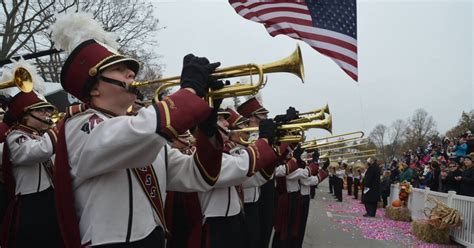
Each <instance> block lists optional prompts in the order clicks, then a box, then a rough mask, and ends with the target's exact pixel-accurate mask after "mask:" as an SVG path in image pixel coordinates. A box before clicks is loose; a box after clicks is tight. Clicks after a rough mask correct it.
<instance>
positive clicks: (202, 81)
mask: <svg viewBox="0 0 474 248" xmlns="http://www.w3.org/2000/svg"><path fill="white" fill-rule="evenodd" d="M220 65H221V63H219V62H217V63H212V64H211V63H209V60H208V59H207V58H204V57H196V56H194V55H193V54H188V55H186V56H185V57H184V59H183V70H182V71H181V88H191V89H194V91H196V95H198V96H200V97H204V96H205V95H206V93H207V91H208V88H209V86H210V85H209V83H210V82H211V80H210V75H211V74H212V73H213V72H214V70H215V69H216V68H217V67H219V66H220Z"/></svg>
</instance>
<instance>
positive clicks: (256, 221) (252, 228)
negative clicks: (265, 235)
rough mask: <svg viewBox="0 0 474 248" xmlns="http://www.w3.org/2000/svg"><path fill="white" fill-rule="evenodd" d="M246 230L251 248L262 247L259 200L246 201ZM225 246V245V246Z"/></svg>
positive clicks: (248, 245) (248, 244)
mask: <svg viewBox="0 0 474 248" xmlns="http://www.w3.org/2000/svg"><path fill="white" fill-rule="evenodd" d="M244 210H245V216H244V217H245V218H244V219H245V221H244V225H245V231H246V236H247V245H246V246H245V247H249V248H260V239H261V238H260V237H261V235H260V215H259V205H258V202H254V203H245V204H244ZM224 248H225V247H224Z"/></svg>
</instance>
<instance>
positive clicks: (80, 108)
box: [66, 104, 88, 118]
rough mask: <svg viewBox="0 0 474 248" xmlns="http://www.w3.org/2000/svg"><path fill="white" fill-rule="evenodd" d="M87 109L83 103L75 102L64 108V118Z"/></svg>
mask: <svg viewBox="0 0 474 248" xmlns="http://www.w3.org/2000/svg"><path fill="white" fill-rule="evenodd" d="M87 109H88V107H87V105H85V104H75V105H71V106H69V107H67V108H66V118H70V117H73V116H75V115H77V114H80V113H82V112H84V111H86V110H87Z"/></svg>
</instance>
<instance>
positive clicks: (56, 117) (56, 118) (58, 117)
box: [50, 112, 66, 123]
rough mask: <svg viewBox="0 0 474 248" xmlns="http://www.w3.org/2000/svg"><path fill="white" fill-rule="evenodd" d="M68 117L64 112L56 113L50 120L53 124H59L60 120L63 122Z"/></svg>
mask: <svg viewBox="0 0 474 248" xmlns="http://www.w3.org/2000/svg"><path fill="white" fill-rule="evenodd" d="M65 116H66V113H64V112H54V113H53V115H51V117H50V120H51V121H52V122H53V123H58V122H59V121H60V120H62V119H63V118H64V117H65Z"/></svg>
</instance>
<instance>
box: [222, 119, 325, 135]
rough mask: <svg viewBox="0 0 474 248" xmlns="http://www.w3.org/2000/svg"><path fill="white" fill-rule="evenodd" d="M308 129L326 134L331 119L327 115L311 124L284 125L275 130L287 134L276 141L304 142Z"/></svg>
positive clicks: (243, 130)
mask: <svg viewBox="0 0 474 248" xmlns="http://www.w3.org/2000/svg"><path fill="white" fill-rule="evenodd" d="M310 128H320V129H324V130H326V131H328V132H330V133H331V132H332V117H331V115H329V116H328V117H326V118H325V119H324V120H321V121H313V122H304V123H293V124H284V125H281V126H279V127H277V130H278V131H280V132H284V133H287V135H284V136H281V137H277V141H280V142H301V141H304V140H305V138H306V137H305V136H304V131H306V130H308V129H310ZM257 131H258V127H247V128H242V129H236V130H230V131H229V133H239V132H257Z"/></svg>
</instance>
